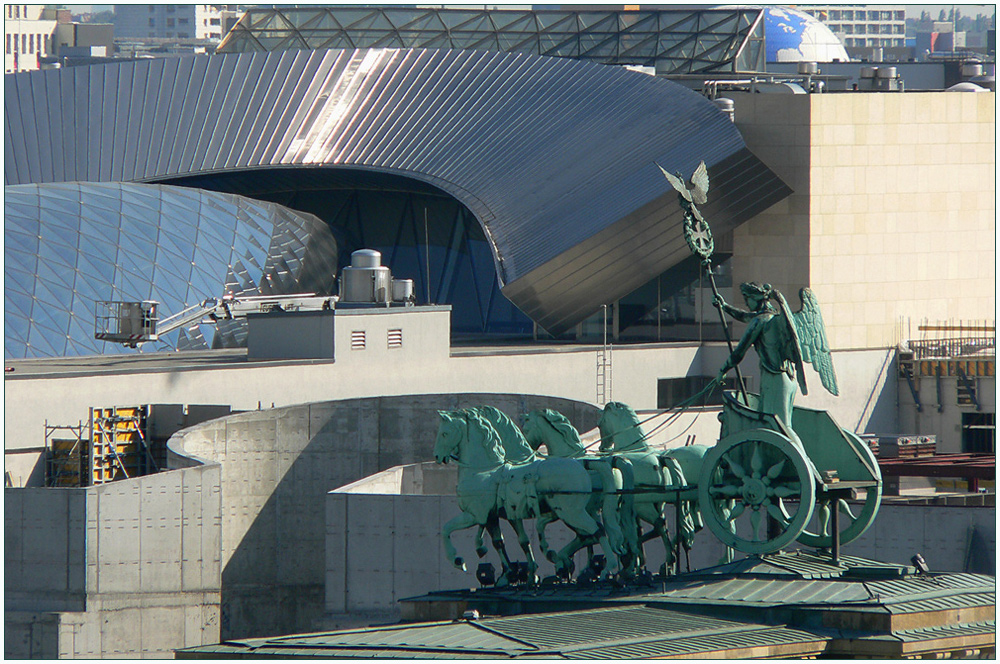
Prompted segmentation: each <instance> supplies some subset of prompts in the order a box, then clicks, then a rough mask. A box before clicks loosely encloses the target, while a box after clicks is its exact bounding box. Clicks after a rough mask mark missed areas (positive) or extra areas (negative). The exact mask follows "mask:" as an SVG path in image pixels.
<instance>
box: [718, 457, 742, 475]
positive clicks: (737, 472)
mask: <svg viewBox="0 0 1000 664" xmlns="http://www.w3.org/2000/svg"><path fill="white" fill-rule="evenodd" d="M722 458H723V459H725V460H726V463H728V464H729V468H730V469H731V470H732V471H733V475H735V476H736V477H738V478H740V479H743V478H744V477H746V476H747V474H746V471H745V470H743V466H741V465H740V464H738V463H736V462H735V461H733V460H732V458H730V456H729V455H728V454H723V455H722Z"/></svg>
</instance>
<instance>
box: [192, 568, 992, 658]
mask: <svg viewBox="0 0 1000 664" xmlns="http://www.w3.org/2000/svg"><path fill="white" fill-rule="evenodd" d="M402 606H403V615H404V619H406V620H418V621H421V622H411V623H403V624H397V625H388V626H379V627H367V628H361V629H351V630H342V631H335V632H322V633H315V634H303V635H295V636H282V637H273V638H262V639H245V640H240V641H228V642H225V643H221V644H219V645H214V646H200V647H196V648H187V649H184V650H179V651H177V657H178V658H204V657H209V658H215V657H224V658H273V657H280V658H292V657H330V658H392V659H396V658H420V659H425V658H434V659H452V658H461V659H469V658H499V659H503V658H531V659H536V658H557V659H563V658H566V659H579V658H583V659H593V658H598V659H635V658H663V657H666V658H696V659H706V658H713V659H714V658H724V659H742V658H759V657H764V658H776V657H777V658H811V657H837V658H906V657H920V658H925V657H931V658H945V657H955V658H977V657H980V658H988V659H992V658H994V657H995V652H996V622H995V617H996V577H993V576H985V575H976V574H950V573H949V574H934V573H927V572H923V573H921V572H919V571H918V570H917V569H916V568H914V567H910V566H905V565H891V564H885V563H879V562H875V561H871V560H865V559H863V558H853V557H849V556H844V557H842V558H841V559H840V562H839V564H837V565H834V564H833V563H832V559H831V557H830V556H829V555H827V554H825V553H822V552H801V551H800V552H793V553H780V554H773V555H766V556H762V557H753V558H747V559H744V560H740V561H737V562H734V563H730V564H727V565H722V566H719V567H714V568H710V569H707V570H699V571H697V572H690V573H687V574H681V575H677V576H672V577H656V578H654V580H653V582H652V584H651V585H647V586H646V587H644V588H630V589H627V588H618V587H615V586H613V585H611V584H603V583H601V584H590V585H581V584H570V583H566V584H556V585H542V586H535V587H528V586H521V587H507V588H480V589H475V590H456V591H443V592H434V593H430V594H428V595H423V596H420V597H413V598H409V599H405V600H402Z"/></svg>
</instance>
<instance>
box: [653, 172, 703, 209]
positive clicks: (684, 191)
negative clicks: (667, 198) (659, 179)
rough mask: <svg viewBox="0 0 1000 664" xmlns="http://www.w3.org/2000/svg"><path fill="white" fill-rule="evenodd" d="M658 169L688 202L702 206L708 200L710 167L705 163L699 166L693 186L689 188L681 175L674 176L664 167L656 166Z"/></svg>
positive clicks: (693, 179) (692, 177)
mask: <svg viewBox="0 0 1000 664" xmlns="http://www.w3.org/2000/svg"><path fill="white" fill-rule="evenodd" d="M654 163H655V162H654ZM656 167H657V168H659V169H660V172H661V173H663V177H665V178H667V182H669V183H670V185H671V186H672V187H673V188H674V189H676V190H677V192H678V193H679V194H680V195H681V196H683V197H684V199H685V200H687V201H688V202H692V203H695V204H696V205H701V204H702V203H704V202H705V201H707V200H708V167H706V166H705V162H704V161H703V162H701V163H700V164H698V168H696V169H695V170H694V175H692V176H691V185H692V186H688V183H687V182H685V181H684V176H682V175H681V174H680V173H678V174H677V175H672V174H670V173H669V172H667V169H665V168H663V166H660V165H659V164H656Z"/></svg>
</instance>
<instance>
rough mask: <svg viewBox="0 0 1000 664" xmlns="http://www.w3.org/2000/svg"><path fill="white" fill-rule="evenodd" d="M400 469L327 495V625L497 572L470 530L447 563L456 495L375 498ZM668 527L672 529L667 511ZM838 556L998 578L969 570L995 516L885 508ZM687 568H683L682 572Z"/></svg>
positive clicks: (655, 562) (990, 556) (704, 546)
mask: <svg viewBox="0 0 1000 664" xmlns="http://www.w3.org/2000/svg"><path fill="white" fill-rule="evenodd" d="M406 470H407V469H405V468H398V469H392V470H391V471H388V472H386V473H382V474H380V475H379V476H376V477H373V478H369V479H368V480H366V481H365V482H359V483H357V484H356V485H354V486H352V487H344V488H342V489H338V490H337V491H332V492H330V493H329V494H328V495H327V498H326V507H327V511H326V552H327V564H326V566H327V576H326V610H327V614H328V615H327V617H326V624H325V626H326V627H329V628H331V629H332V628H336V627H348V626H352V625H356V624H359V623H364V622H366V621H367V622H378V621H385V622H388V621H391V620H398V618H399V615H400V613H399V607H398V602H399V600H400V599H403V598H406V597H413V596H417V595H422V594H424V593H428V592H431V591H435V590H454V589H459V588H474V587H478V586H479V583H478V582H477V581H476V578H475V570H476V566H477V565H478V564H479V563H480V562H484V561H485V562H492V563H493V564H494V566H495V567H496V569H498V570H499V569H500V562H499V557H498V556H497V554H496V553H495V552H494V551H493V549H492V548H490V551H489V553H488V554H487V556H486V558H484V559H483V560H482V561H480V560H479V559H477V558H476V556H475V554H474V552H473V536H474V531H473V530H471V529H470V530H466V531H457V532H456V533H454V534H453V535H452V542H453V543H454V545H455V547H456V549H457V550H458V552H459V555H462V556H464V557H465V559H466V563H467V566H468V568H469V570H468V571H467V572H462V571H460V570H458V569H456V568H455V567H454V566H453V565H451V563H450V561H448V559H447V558H446V557H445V553H444V544H443V540H442V537H441V533H442V527H443V526H444V524H445V523H446V522H447V521H448V520H449V519H451V518H452V517H454V516H456V515H458V514H459V512H460V510H459V507H458V499H457V498H456V497H455V496H454V494H453V493H452V494H450V495H413V494H407V495H400V494H399V493H395V494H388V493H386V494H382V493H378V492H379V491H382V490H393V489H395V490H397V491H398V489H399V488H401V487H402V486H403V482H402V480H403V478H404V477H405V471H406ZM412 490H413V488H412V487H411V491H412ZM364 491H367V493H362V492H364ZM668 523H673V515H672V513H670V512H668ZM503 525H504V532H505V542H506V545H507V550H508V552H509V554H510V555H511V557H512V559H514V560H523V559H524V557H523V555H522V554H521V551H520V548H519V547H518V545H517V539H516V538H515V537H514V534H513V531H512V530H511V529H510V528H509V527H508V526H507V525H506V524H503ZM526 526H527V528H528V532H529V534H531V535H532V547H533V550H534V551H535V555H536V556H538V557H540V556H539V553H538V552H539V548H538V542H537V539H536V538H535V537H534V527H533V522H531V521H529V522H527V523H526ZM973 530H975V531H976V535H975V536H974V535H973ZM546 533H547V535H549V536H550V539H551V540H552V541H553V543H555V542H558V543H559V544H564V543H566V542H568V541H569V539H570V536H569V533H568V531H567V530H566V529H565V527H563V526H562V524H553V526H551V528H550V529H549V530H547V531H546ZM973 539H976V543H975V544H973ZM973 547H974V548H975V550H974V551H972V552H971V555H970V548H973ZM646 553H647V556H648V563H647V567H648V568H649V569H650V570H652V571H655V570H657V569H658V568H659V566H660V565H661V564H662V563H663V548H662V546H661V545H660V544H658V543H657V542H651V543H649V544H647V545H646ZM723 553H724V550H723V547H722V545H721V543H720V542H719V541H718V540H717V539H715V537H714V536H713V535H712V534H711V532H710V531H708V530H707V529H706V530H703V531H701V532H700V533H699V534H698V535H697V536H696V539H695V546H694V549H693V550H692V552H691V558H690V562H691V569H702V568H705V567H711V566H713V565H716V564H718V563H719V561H720V558H721V556H722V555H723ZM843 553H844V555H851V556H860V557H865V558H870V559H872V560H879V561H883V562H892V563H899V564H910V558H912V557H913V555H914V554H916V553H921V554H923V556H924V558H925V559H926V560H927V561H928V563H929V564H930V565H931V568H932V569H933V571H938V572H942V571H951V572H962V571H970V569H969V565H968V564H967V563H973V566H972V569H971V571H978V572H981V573H982V572H986V573H995V564H994V567H993V571H988V570H983V569H978V568H976V567H975V563H978V564H979V565H983V561H984V560H989V561H995V558H996V509H995V508H994V507H965V506H962V507H949V506H936V505H935V506H931V505H901V504H887V505H883V506H882V508H881V511H880V513H879V515H878V517H877V518H876V520H875V523H874V524H873V525H872V527H871V528H869V530H868V531H867V532H866V533H865V534H864V535H863V536H862V537H861V538H859V539H858V540H856V541H854V542H852V543H850V544H847V545H845V546H844V547H843ZM576 560H577V566H578V569H579V568H580V566H581V565H583V564H584V561H585V559H584V555H583V553H582V552H581V553H579V554H578V555H577V558H576ZM539 563H540V565H541V574H542V575H543V576H544V575H546V574H552V573H553V566H552V565H551V564H550V563H549V562H548V561H545V560H539ZM686 566H687V561H685V562H684V569H686V568H687V567H686Z"/></svg>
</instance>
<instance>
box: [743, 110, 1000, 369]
mask: <svg viewBox="0 0 1000 664" xmlns="http://www.w3.org/2000/svg"><path fill="white" fill-rule="evenodd" d="M730 96H731V97H732V98H733V99H734V101H735V102H736V123H737V126H738V127H739V129H740V131H741V132H742V133H743V136H744V137H745V139H746V141H747V144H748V146H749V147H750V149H751V150H753V152H754V153H755V154H757V155H758V156H759V157H760V158H761V159H762V160H763V161H764V162H765V163H766V164H767V165H768V166H770V167H771V168H772V169H773V170H774V171H775V172H777V173H778V174H779V175H780V176H781V177H782V178H783V179H784V180H785V182H787V183H788V184H789V186H790V187H791V188H792V189H793V190H794V191H795V193H794V194H793V195H792V196H790V197H789V198H787V199H785V200H784V201H782V202H781V203H779V204H777V205H775V206H774V207H772V208H770V209H769V210H768V211H766V212H765V213H763V214H761V215H759V216H758V217H757V218H755V219H754V220H752V221H751V222H749V223H747V224H745V225H743V226H742V227H740V228H739V229H737V231H736V233H735V237H734V249H735V253H734V257H733V271H734V278H735V279H737V280H738V281H747V280H757V281H768V282H770V283H772V284H774V285H775V286H778V287H779V288H781V289H782V291H783V292H785V293H786V294H788V295H790V297H789V300H790V302H791V303H792V306H793V308H795V307H796V306H797V304H798V302H797V298H796V296H795V293H796V292H797V291H798V289H799V288H800V287H802V286H809V287H811V288H812V289H813V290H815V291H816V293H817V295H818V297H819V298H820V302H821V303H822V304H823V308H824V313H825V314H826V318H827V320H826V323H827V329H828V331H829V336H830V342H831V344H832V345H833V347H834V348H841V349H846V348H877V347H887V346H891V345H894V344H895V343H897V342H898V341H899V340H900V337H901V335H902V334H903V333H904V332H905V330H906V329H907V326H908V325H909V326H910V327H911V329H912V330H914V331H915V330H916V328H917V324H918V323H919V322H920V321H923V320H930V321H948V320H950V321H955V322H958V321H974V320H990V321H992V320H993V319H994V311H995V305H996V226H995V220H996V186H995V185H996V135H995V123H996V112H995V104H996V95H995V93H980V94H971V93H948V92H921V93H846V94H822V95H762V94H757V95H750V94H732V95H730Z"/></svg>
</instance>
